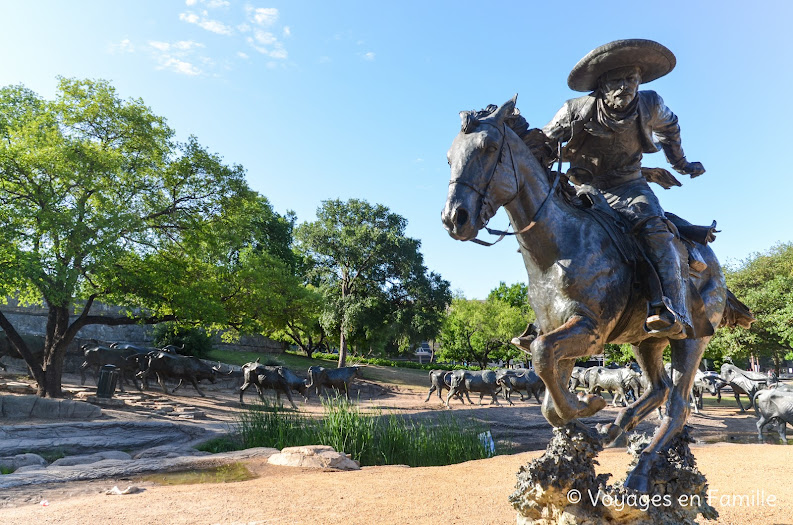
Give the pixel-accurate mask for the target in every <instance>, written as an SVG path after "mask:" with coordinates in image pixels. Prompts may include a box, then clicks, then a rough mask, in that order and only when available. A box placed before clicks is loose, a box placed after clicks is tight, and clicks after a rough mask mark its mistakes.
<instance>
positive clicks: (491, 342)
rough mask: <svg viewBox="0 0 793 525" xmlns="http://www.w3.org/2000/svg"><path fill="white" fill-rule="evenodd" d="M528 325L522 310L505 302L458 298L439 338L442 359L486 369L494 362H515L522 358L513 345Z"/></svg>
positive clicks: (454, 300)
mask: <svg viewBox="0 0 793 525" xmlns="http://www.w3.org/2000/svg"><path fill="white" fill-rule="evenodd" d="M525 324H526V317H525V314H524V313H523V312H521V310H520V308H517V307H515V306H512V305H510V304H508V303H507V302H505V301H502V300H500V299H495V298H489V299H488V300H486V301H478V300H469V299H465V298H462V297H457V298H455V299H453V300H452V306H451V309H450V311H449V313H448V315H447V317H446V320H445V322H444V324H443V328H442V329H441V334H440V343H441V348H440V351H439V357H440V358H442V359H445V360H451V361H468V362H470V361H474V362H476V363H478V364H479V366H480V367H482V368H485V367H486V366H487V363H488V362H489V361H492V360H495V359H505V360H509V359H514V358H515V357H517V356H519V355H520V352H519V351H518V349H516V348H515V347H514V346H513V345H512V344H511V343H510V341H511V340H512V338H513V337H515V336H516V335H519V334H520V333H521V332H522V331H523V328H524V327H525Z"/></svg>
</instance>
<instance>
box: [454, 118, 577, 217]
mask: <svg viewBox="0 0 793 525" xmlns="http://www.w3.org/2000/svg"><path fill="white" fill-rule="evenodd" d="M497 109H498V106H496V105H495V104H489V105H488V106H487V107H486V108H484V109H480V110H478V111H477V110H472V111H467V112H466V113H465V116H466V121H467V122H474V121H477V120H480V119H483V118H485V117H488V116H490V115H492V114H493V113H495V112H496V110H497ZM504 123H505V124H506V125H507V126H509V128H510V129H511V130H512V131H514V132H515V134H516V135H517V136H518V137H520V139H521V140H522V141H523V143H524V144H526V146H528V148H529V150H530V151H531V154H532V155H534V158H536V159H537V162H539V163H540V165H541V166H542V167H543V168H545V172H546V174H547V176H548V182H553V178H554V176H555V173H554V172H553V171H551V165H552V164H553V162H554V161H555V160H557V155H556V152H555V148H554V147H553V145H552V143H551V139H549V138H548V137H547V136H546V135H545V133H543V132H542V130H541V129H539V128H532V127H529V121H528V120H526V119H525V117H524V116H523V115H521V114H520V110H519V109H518V108H515V111H514V112H513V113H512V115H509V116H508V117H506V118H505V119H504ZM466 126H467V124H464V125H463V129H464V130H465V127H466ZM560 176H561V183H560V184H559V192H560V193H561V194H562V197H563V198H564V200H565V201H567V202H572V201H574V200H576V198H575V189H574V188H573V186H572V185H571V184H570V182H569V181H568V179H567V176H565V174H564V173H562V174H560Z"/></svg>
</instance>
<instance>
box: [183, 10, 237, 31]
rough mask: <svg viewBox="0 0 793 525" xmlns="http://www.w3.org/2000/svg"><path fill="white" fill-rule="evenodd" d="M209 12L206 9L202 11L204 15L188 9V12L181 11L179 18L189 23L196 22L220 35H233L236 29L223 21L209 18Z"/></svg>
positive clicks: (199, 25)
mask: <svg viewBox="0 0 793 525" xmlns="http://www.w3.org/2000/svg"><path fill="white" fill-rule="evenodd" d="M207 14H208V13H207V12H206V11H204V12H203V13H202V15H203V16H198V15H197V14H195V13H193V12H190V11H188V12H186V13H179V20H181V21H183V22H187V23H188V24H196V25H197V26H198V27H200V28H202V29H206V30H207V31H211V32H213V33H216V34H218V35H231V34H233V33H234V30H233V29H232V28H231V27H229V26H227V25H226V24H224V23H223V22H220V21H218V20H211V19H209V18H207Z"/></svg>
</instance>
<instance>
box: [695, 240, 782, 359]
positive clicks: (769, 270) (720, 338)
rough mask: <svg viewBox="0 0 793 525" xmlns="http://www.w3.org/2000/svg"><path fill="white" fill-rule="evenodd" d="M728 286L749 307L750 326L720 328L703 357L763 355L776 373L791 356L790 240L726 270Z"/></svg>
mask: <svg viewBox="0 0 793 525" xmlns="http://www.w3.org/2000/svg"><path fill="white" fill-rule="evenodd" d="M725 275H726V278H727V286H728V287H729V288H730V290H732V292H733V293H734V294H735V295H736V297H739V298H740V299H741V301H743V302H744V303H745V304H746V305H747V306H748V307H749V308H750V309H751V311H752V314H753V315H754V316H755V318H756V321H755V322H754V323H753V324H752V327H751V329H749V330H743V329H733V330H723V329H722V330H719V331H717V333H716V336H715V337H714V338H713V339H712V340H711V342H710V345H709V348H708V352H707V354H706V357H708V356H710V357H711V358H716V359H717V360H718V357H724V356H729V357H731V358H733V359H736V360H738V359H741V360H743V359H746V358H748V357H750V356H754V357H764V358H768V359H770V360H771V361H772V362H773V363H774V367H775V368H776V371H777V373H779V369H780V366H781V364H782V362H783V361H784V360H786V359H791V358H793V244H790V243H787V244H779V245H777V246H774V247H773V248H771V249H770V250H768V251H767V252H765V253H755V254H753V255H751V256H750V257H749V258H748V259H746V260H745V261H743V262H741V263H740V264H738V265H736V266H734V267H728V268H726V270H725Z"/></svg>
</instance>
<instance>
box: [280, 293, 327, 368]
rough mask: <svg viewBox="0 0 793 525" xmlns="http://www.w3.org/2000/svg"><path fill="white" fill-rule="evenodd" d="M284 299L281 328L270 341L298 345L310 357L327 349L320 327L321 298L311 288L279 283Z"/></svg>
mask: <svg viewBox="0 0 793 525" xmlns="http://www.w3.org/2000/svg"><path fill="white" fill-rule="evenodd" d="M282 283H283V285H284V289H283V290H282V297H283V298H284V304H283V308H282V309H281V311H280V312H281V313H280V315H281V316H282V324H283V328H281V329H280V330H277V331H275V332H273V333H272V334H271V336H272V337H273V339H276V340H278V341H284V342H287V343H290V344H294V345H297V346H298V348H300V350H302V351H303V352H305V354H306V355H307V356H308V357H311V356H312V354H313V353H314V352H317V351H324V350H326V349H327V335H326V334H325V330H324V329H323V328H322V325H321V324H320V322H319V321H320V316H321V314H322V305H323V298H322V294H321V293H320V292H319V291H318V290H317V289H316V288H314V287H313V286H311V285H307V286H303V285H301V284H300V283H293V284H290V283H288V282H282Z"/></svg>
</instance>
